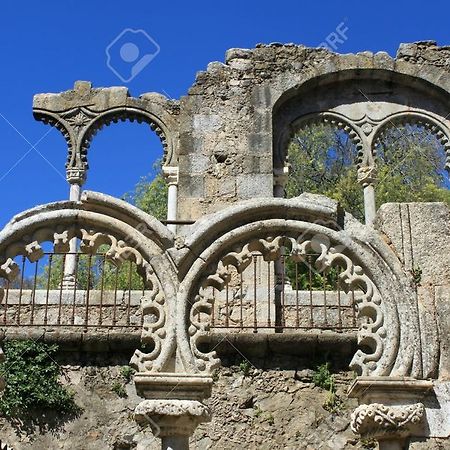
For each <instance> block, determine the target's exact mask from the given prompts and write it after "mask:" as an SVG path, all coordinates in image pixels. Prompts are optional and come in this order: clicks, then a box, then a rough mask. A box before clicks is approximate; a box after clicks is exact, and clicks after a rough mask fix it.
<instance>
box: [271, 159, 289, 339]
mask: <svg viewBox="0 0 450 450" xmlns="http://www.w3.org/2000/svg"><path fill="white" fill-rule="evenodd" d="M288 178H289V166H288V165H285V166H284V167H283V168H282V169H281V168H275V169H274V171H273V196H274V197H277V198H286V184H287V182H288ZM274 267H275V295H274V302H275V326H276V329H275V332H277V333H281V332H282V331H283V330H282V326H283V323H282V310H281V296H282V291H283V289H284V286H286V285H290V282H289V280H288V279H287V277H286V276H285V270H284V268H283V264H282V263H281V260H280V259H278V260H276V261H275V265H274Z"/></svg>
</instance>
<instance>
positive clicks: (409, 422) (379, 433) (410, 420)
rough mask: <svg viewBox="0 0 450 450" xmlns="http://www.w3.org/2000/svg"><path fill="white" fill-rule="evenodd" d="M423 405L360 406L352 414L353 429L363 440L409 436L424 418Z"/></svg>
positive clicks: (378, 404) (375, 404)
mask: <svg viewBox="0 0 450 450" xmlns="http://www.w3.org/2000/svg"><path fill="white" fill-rule="evenodd" d="M424 412H425V408H424V406H423V404H422V403H415V404H413V405H402V406H387V405H383V404H382V403H372V404H370V405H361V406H359V407H358V408H357V409H356V410H355V411H354V412H353V414H352V419H351V428H352V430H353V432H354V433H356V434H360V435H361V436H362V437H363V438H373V439H377V440H382V439H391V438H402V437H406V436H409V435H410V434H411V431H412V427H413V426H415V425H417V424H418V423H419V422H420V421H421V420H422V418H423V416H424Z"/></svg>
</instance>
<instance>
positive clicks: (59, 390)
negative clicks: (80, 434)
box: [0, 341, 78, 418]
mask: <svg viewBox="0 0 450 450" xmlns="http://www.w3.org/2000/svg"><path fill="white" fill-rule="evenodd" d="M3 347H4V350H5V356H6V360H5V362H4V363H2V364H1V366H0V373H1V375H2V376H3V377H4V378H5V382H6V387H5V391H4V393H3V395H2V397H1V398H0V411H1V413H2V414H4V415H6V416H7V417H10V418H14V417H21V416H22V417H23V415H27V414H29V413H31V412H33V411H39V412H40V413H41V414H42V413H43V412H44V411H46V410H52V411H56V412H63V413H74V412H76V411H77V410H78V407H77V406H76V404H75V402H74V399H73V393H71V392H70V391H68V390H67V388H66V387H65V386H63V385H62V384H61V383H60V381H59V377H60V375H61V366H60V365H59V364H57V363H56V362H55V356H56V353H57V351H58V347H57V346H56V345H49V344H45V343H43V342H36V341H6V342H5V343H4V344H3Z"/></svg>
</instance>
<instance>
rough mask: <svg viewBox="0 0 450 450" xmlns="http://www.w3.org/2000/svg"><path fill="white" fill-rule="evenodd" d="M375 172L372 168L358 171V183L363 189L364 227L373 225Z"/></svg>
mask: <svg viewBox="0 0 450 450" xmlns="http://www.w3.org/2000/svg"><path fill="white" fill-rule="evenodd" d="M376 177H377V171H376V168H375V167H374V166H366V167H360V168H359V169H358V182H359V183H360V184H361V186H362V187H363V189H364V215H365V220H366V225H370V226H372V225H373V221H374V220H375V214H376V212H377V207H376V203H375V183H376V180H377V178H376Z"/></svg>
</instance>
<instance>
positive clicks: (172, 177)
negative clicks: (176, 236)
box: [162, 167, 178, 233]
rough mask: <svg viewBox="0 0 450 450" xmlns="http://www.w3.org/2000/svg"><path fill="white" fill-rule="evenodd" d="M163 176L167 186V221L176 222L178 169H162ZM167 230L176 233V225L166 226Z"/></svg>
mask: <svg viewBox="0 0 450 450" xmlns="http://www.w3.org/2000/svg"><path fill="white" fill-rule="evenodd" d="M162 171H163V174H164V176H165V177H166V180H167V184H168V186H169V189H168V194H167V220H168V221H170V220H177V201H178V167H163V169H162ZM167 228H168V229H169V230H170V231H172V233H176V231H177V226H176V224H168V225H167Z"/></svg>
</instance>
